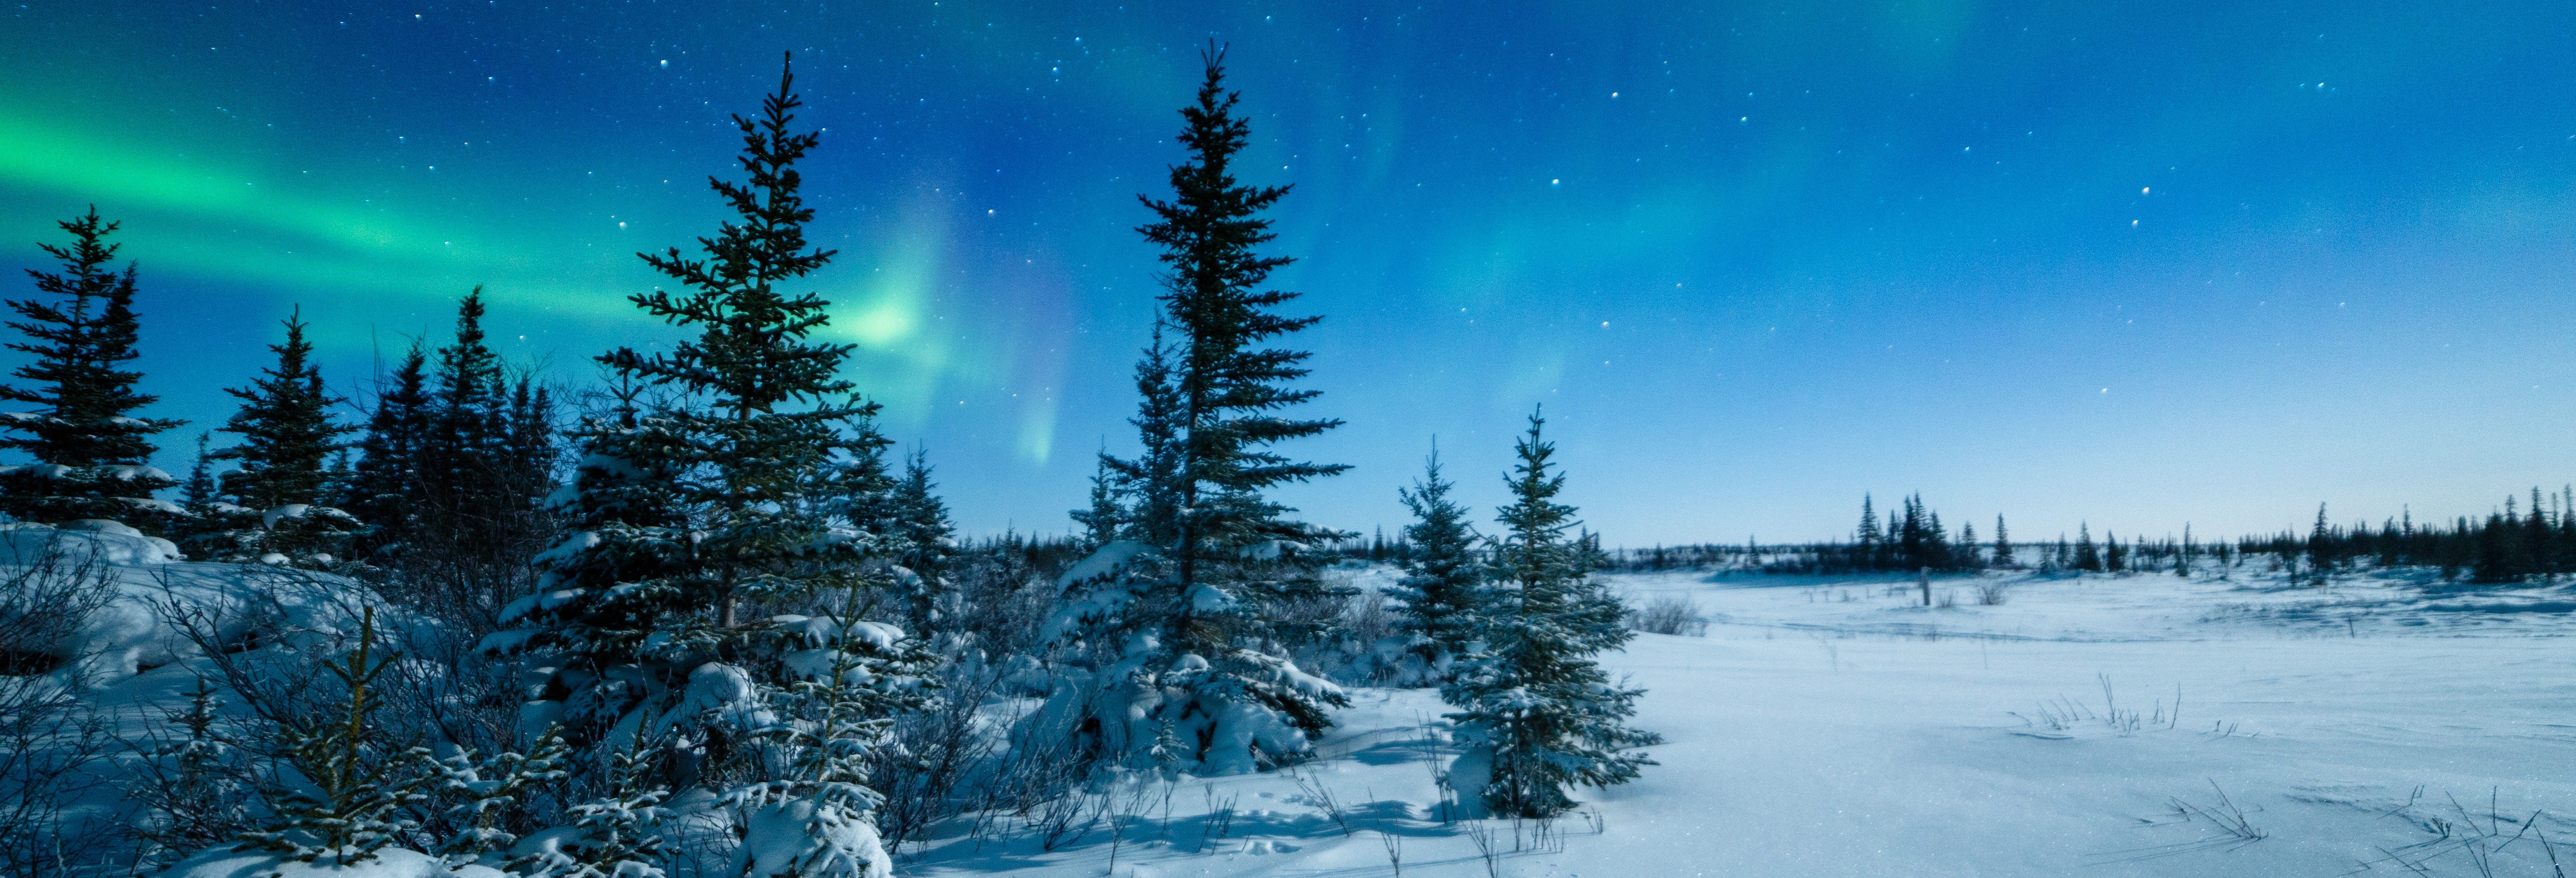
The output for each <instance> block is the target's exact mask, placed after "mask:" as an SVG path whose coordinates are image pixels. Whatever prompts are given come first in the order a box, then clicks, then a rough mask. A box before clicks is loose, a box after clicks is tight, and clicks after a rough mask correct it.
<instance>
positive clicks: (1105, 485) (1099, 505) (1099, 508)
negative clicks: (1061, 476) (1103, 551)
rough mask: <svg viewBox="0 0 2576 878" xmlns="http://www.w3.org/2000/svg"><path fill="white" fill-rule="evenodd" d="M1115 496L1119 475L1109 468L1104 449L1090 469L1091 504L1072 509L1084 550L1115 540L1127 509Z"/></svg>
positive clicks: (1091, 549)
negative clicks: (1079, 527)
mask: <svg viewBox="0 0 2576 878" xmlns="http://www.w3.org/2000/svg"><path fill="white" fill-rule="evenodd" d="M1118 498H1119V490H1118V477H1117V475H1116V471H1114V470H1112V469H1110V468H1109V454H1108V451H1107V450H1106V449H1104V450H1102V452H1101V453H1100V455H1099V457H1098V460H1097V463H1096V464H1095V466H1094V467H1093V469H1092V473H1091V505H1090V506H1088V507H1085V508H1082V509H1076V510H1073V512H1072V513H1071V514H1072V516H1073V523H1075V524H1078V525H1081V526H1082V530H1081V531H1079V534H1080V536H1081V537H1082V548H1083V549H1084V550H1085V551H1099V550H1100V548H1101V547H1102V546H1106V545H1109V544H1110V543H1114V542H1117V541H1118V529H1119V528H1120V527H1121V526H1122V525H1123V524H1124V523H1125V522H1124V519H1125V518H1126V509H1124V508H1123V507H1121V506H1120V505H1119V503H1118Z"/></svg>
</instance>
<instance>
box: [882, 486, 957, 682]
mask: <svg viewBox="0 0 2576 878" xmlns="http://www.w3.org/2000/svg"><path fill="white" fill-rule="evenodd" d="M935 487H937V485H935V484H933V483H932V482H931V481H930V459H929V457H928V456H927V455H926V454H925V453H924V452H922V451H920V450H918V449H915V450H914V451H913V452H912V453H911V454H910V455H907V456H905V457H904V461H903V479H902V480H901V481H899V482H896V483H895V488H894V519H893V523H892V526H891V527H890V528H889V531H890V532H889V534H888V535H889V536H891V537H893V540H892V545H891V547H890V548H891V549H892V551H893V552H895V556H894V558H895V563H898V564H901V565H903V566H904V568H905V569H908V570H910V571H912V574H913V578H912V579H910V580H907V581H906V582H905V583H903V585H904V591H905V594H904V598H905V601H904V604H905V617H906V619H907V622H908V624H910V625H911V626H912V627H911V630H913V631H917V632H921V633H922V634H923V635H924V636H928V634H929V632H930V631H931V630H932V625H933V623H934V622H935V621H936V620H937V619H938V614H939V612H940V607H941V606H942V605H943V604H944V603H945V602H946V600H945V599H946V597H947V595H948V586H947V576H948V572H949V571H948V566H949V559H950V558H953V557H955V556H956V554H957V540H956V536H957V528H956V527H955V526H954V525H951V524H949V522H948V504H946V503H943V502H941V501H940V499H939V495H938V494H935V493H932V492H931V489H932V488H935Z"/></svg>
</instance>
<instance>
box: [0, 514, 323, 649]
mask: <svg viewBox="0 0 2576 878" xmlns="http://www.w3.org/2000/svg"><path fill="white" fill-rule="evenodd" d="M178 558H179V552H178V549H177V548H176V547H175V546H172V545H171V543H170V541H168V540H164V539H161V538H158V537H150V536H145V535H143V534H142V533H141V532H138V531H136V530H134V529H133V528H130V527H126V526H125V525H122V524H117V523H116V522H112V521H102V522H75V523H73V524H70V525H65V526H62V527H45V526H42V525H26V524H17V525H8V526H5V527H0V581H8V580H10V579H11V578H14V577H26V576H46V577H75V576H77V577H95V578H97V579H99V580H101V581H102V582H103V584H104V585H105V586H106V587H109V588H112V589H114V590H115V592H116V595H115V598H114V599H113V600H112V601H110V602H109V603H108V604H107V606H105V607H103V608H101V609H100V610H99V611H98V612H96V613H93V614H91V615H90V617H89V618H88V619H87V620H86V621H85V622H84V623H83V624H82V625H81V626H80V628H79V630H77V631H72V632H67V633H66V635H65V636H64V637H62V638H60V639H58V640H56V641H55V642H54V643H53V644H52V645H50V646H49V647H47V648H46V649H45V650H44V652H46V653H47V654H49V655H52V656H54V657H55V658H58V659H62V660H63V661H64V662H65V663H66V664H65V666H64V667H63V668H62V669H60V670H58V671H56V672H55V673H57V674H61V675H64V678H65V679H81V680H85V681H86V682H87V683H88V684H89V685H92V686H99V687H105V686H112V685H115V684H117V683H120V682H123V681H124V680H125V679H127V678H129V677H132V676H134V675H135V674H137V673H139V672H141V671H145V670H149V669H151V668H154V667H159V666H161V665H166V664H169V663H171V662H174V661H178V660H181V659H184V658H187V657H189V656H191V655H195V654H196V653H197V647H196V645H195V644H193V643H190V642H189V641H188V640H187V638H185V637H183V636H181V634H180V632H179V630H178V629H177V628H175V627H173V626H172V625H171V624H170V622H169V620H168V619H167V618H165V615H166V612H167V611H169V610H183V611H188V612H193V613H196V614H198V615H200V616H202V617H203V618H204V620H205V621H207V622H210V623H212V624H213V626H214V628H215V633H216V634H217V635H218V638H219V639H220V640H221V642H223V643H225V644H228V645H232V644H239V645H249V644H251V643H252V642H253V641H256V640H258V639H259V638H261V637H273V636H280V635H283V634H285V633H287V632H298V633H301V634H303V635H307V636H309V635H327V634H333V633H337V632H340V631H342V630H346V629H348V628H350V627H353V626H352V625H351V622H352V621H353V620H354V619H355V618H356V611H357V610H358V609H359V608H360V607H362V606H363V605H364V604H365V603H367V602H368V599H367V598H366V594H367V591H366V588H365V586H363V585H361V584H359V583H357V582H356V581H354V580H350V579H348V578H346V577H341V576H333V575H331V574H327V573H315V572H311V571H303V570H292V569H285V568H279V567H272V566H264V565H241V564H204V563H187V562H181V561H178V560H177V559H178Z"/></svg>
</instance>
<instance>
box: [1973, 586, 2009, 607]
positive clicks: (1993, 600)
mask: <svg viewBox="0 0 2576 878" xmlns="http://www.w3.org/2000/svg"><path fill="white" fill-rule="evenodd" d="M2008 599H2010V596H2009V595H2006V594H2005V593H2004V584H2003V583H2000V582H1980V583H1977V604H1978V605H1979V606H1986V607H2000V606H2003V605H2004V601H2006V600H2008Z"/></svg>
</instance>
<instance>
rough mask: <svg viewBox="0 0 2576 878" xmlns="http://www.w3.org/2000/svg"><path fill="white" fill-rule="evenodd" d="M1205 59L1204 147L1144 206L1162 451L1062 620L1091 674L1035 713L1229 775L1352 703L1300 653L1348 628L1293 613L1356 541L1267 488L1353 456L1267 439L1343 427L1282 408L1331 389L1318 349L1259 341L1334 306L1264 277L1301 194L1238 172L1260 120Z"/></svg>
mask: <svg viewBox="0 0 2576 878" xmlns="http://www.w3.org/2000/svg"><path fill="white" fill-rule="evenodd" d="M1202 60H1203V61H1204V62H1205V66H1206V70H1205V76H1204V78H1203V79H1202V80H1201V82H1200V86H1199V90H1198V97H1197V100H1196V102H1194V103H1193V104H1192V105H1191V106H1188V107H1185V108H1183V109H1182V110H1181V116H1182V118H1183V120H1184V122H1185V126H1184V128H1183V130H1182V132H1181V134H1180V135H1179V138H1178V139H1179V141H1180V143H1181V145H1182V146H1184V147H1186V148H1187V149H1188V150H1189V153H1190V155H1189V159H1188V160H1187V161H1184V162H1183V163H1182V164H1179V165H1176V166H1173V168H1172V169H1171V176H1170V180H1171V185H1172V188H1173V197H1172V199H1171V200H1170V201H1163V200H1158V199H1154V198H1151V197H1145V198H1142V199H1141V200H1142V201H1143V202H1144V204H1145V206H1146V207H1147V208H1148V209H1150V210H1152V211H1153V212H1154V215H1155V218H1156V220H1157V221H1156V222H1154V223H1151V224H1148V225H1145V226H1143V227H1141V228H1139V229H1138V231H1139V232H1140V233H1141V234H1143V235H1144V237H1145V239H1146V240H1147V241H1148V242H1150V243H1153V244H1155V245H1157V246H1160V247H1161V248H1163V253H1162V254H1161V256H1160V259H1161V260H1162V262H1163V265H1164V268H1165V269H1166V271H1165V273H1164V275H1163V276H1162V278H1161V280H1162V282H1163V285H1164V290H1165V292H1164V295H1163V296H1162V297H1161V301H1162V304H1163V322H1164V323H1165V324H1168V325H1169V326H1170V327H1172V328H1173V329H1174V330H1176V331H1177V332H1178V333H1179V334H1180V336H1181V344H1180V346H1179V348H1178V350H1176V351H1165V350H1163V349H1162V348H1161V346H1160V345H1159V344H1157V345H1156V346H1155V347H1150V348H1148V349H1147V352H1146V358H1145V361H1144V362H1142V363H1140V364H1139V365H1138V368H1137V383H1138V386H1139V389H1140V390H1141V391H1143V393H1144V397H1145V398H1144V400H1143V402H1142V404H1141V405H1140V408H1139V411H1138V415H1139V416H1138V418H1137V421H1138V432H1139V435H1140V438H1142V439H1143V440H1144V444H1145V453H1144V455H1143V456H1142V457H1140V458H1139V459H1138V460H1136V461H1119V462H1115V463H1114V464H1113V468H1114V469H1117V470H1118V471H1119V473H1120V474H1121V476H1122V477H1123V479H1124V480H1125V481H1127V482H1128V484H1129V487H1130V488H1131V490H1133V491H1135V492H1136V493H1135V496H1136V501H1135V503H1134V504H1133V507H1132V508H1131V510H1130V513H1131V516H1132V523H1131V525H1130V527H1129V531H1130V533H1129V536H1128V541H1129V542H1128V543H1126V544H1114V545H1112V546H1111V547H1109V548H1105V549H1102V550H1101V553H1100V554H1098V555H1095V559H1096V560H1098V561H1099V562H1100V563H1099V564H1084V565H1080V566H1078V567H1077V568H1076V570H1075V572H1076V573H1080V574H1082V575H1081V576H1078V577H1073V578H1072V579H1070V580H1069V581H1067V582H1066V583H1065V586H1066V587H1067V590H1068V594H1067V601H1066V604H1065V607H1064V608H1063V610H1062V611H1061V612H1060V613H1059V615H1058V617H1057V620H1056V622H1055V624H1054V625H1053V628H1054V630H1055V632H1056V636H1057V639H1058V641H1059V642H1062V643H1066V644H1069V645H1071V644H1079V645H1082V646H1083V647H1084V649H1083V650H1081V651H1080V653H1081V654H1080V656H1079V658H1078V659H1077V661H1079V662H1081V663H1082V664H1084V665H1086V666H1087V668H1086V670H1085V672H1084V673H1081V674H1075V675H1071V676H1069V677H1067V678H1066V680H1065V682H1064V683H1063V684H1062V685H1060V686H1059V688H1058V691H1057V693H1056V697H1055V699H1053V701H1052V702H1051V704H1050V707H1049V709H1048V710H1047V711H1045V712H1043V713H1042V714H1041V715H1040V716H1038V717H1035V718H1033V722H1038V723H1060V724H1062V725H1063V726H1065V727H1068V728H1075V729H1087V730H1089V731H1083V732H1079V733H1078V734H1080V735H1082V736H1083V737H1084V742H1085V745H1086V747H1087V749H1088V750H1089V751H1090V752H1092V753H1094V754H1096V755H1098V756H1100V757H1103V758H1107V759H1110V760H1113V761H1136V760H1150V759H1151V758H1153V757H1152V755H1151V754H1153V753H1155V752H1157V748H1156V747H1155V743H1154V742H1156V741H1157V740H1159V739H1163V738H1170V739H1171V740H1174V741H1177V742H1178V743H1179V744H1180V746H1182V747H1183V748H1184V749H1185V750H1186V751H1187V752H1185V753H1180V754H1168V753H1167V754H1166V755H1167V756H1170V757H1172V758H1174V759H1176V760H1177V762H1174V763H1168V764H1172V765H1184V766H1186V767H1188V769H1189V770H1192V771H1196V772H1199V773H1223V772H1230V771H1240V770H1244V769H1248V768H1252V767H1255V766H1257V765H1259V764H1261V763H1264V762H1269V761H1276V760H1279V759H1282V758H1286V757H1289V756H1292V755H1295V754H1300V753H1303V752H1305V751H1306V750H1307V749H1308V748H1309V746H1310V744H1309V742H1308V739H1309V738H1310V737H1311V736H1312V735H1314V734H1316V733H1318V732H1321V731H1322V730H1323V729H1324V728H1326V727H1328V726H1330V725H1331V719H1330V718H1329V716H1328V715H1327V714H1326V712H1325V711H1326V709H1327V708H1329V707H1332V706H1337V705H1340V704H1343V703H1346V701H1347V699H1346V698H1345V697H1344V696H1343V695H1342V693H1341V691H1340V689H1339V688H1337V687H1334V686H1332V685H1331V684H1329V683H1326V682H1325V681H1323V680H1320V679H1317V678H1315V677H1313V676H1311V675H1308V674H1306V673H1304V672H1303V671H1300V670H1298V669H1297V667H1296V665H1295V663H1294V662H1292V661H1290V660H1289V659H1288V657H1287V654H1286V653H1287V649H1288V648H1290V647H1292V646H1294V645H1296V644H1299V643H1301V642H1309V641H1312V640H1314V639H1316V638H1318V637H1319V636H1320V635H1321V634H1322V632H1323V630H1324V628H1325V626H1327V625H1329V624H1330V623H1329V622H1317V621H1293V620H1291V619H1290V618H1288V616H1287V614H1285V613H1283V612H1281V609H1282V608H1284V607H1286V606H1287V605H1289V604H1291V603H1294V602H1299V601H1305V600H1314V599H1324V598H1329V597H1333V596H1336V595H1337V594H1339V595H1347V594H1348V592H1347V591H1339V592H1337V591H1336V590H1334V589H1331V588H1329V587H1327V586H1325V585H1324V584H1323V583H1322V581H1321V578H1320V577H1319V576H1317V575H1316V567H1315V563H1314V562H1313V561H1312V560H1311V559H1310V558H1308V557H1307V556H1305V555H1302V554H1300V550H1302V549H1304V548H1305V547H1306V542H1307V541H1309V540H1313V539H1317V538H1325V539H1335V538H1338V537H1339V535H1337V534H1334V533H1332V532H1329V531H1321V530H1319V529H1316V528H1313V527H1310V526H1308V525H1305V524H1302V523H1299V522H1295V521H1292V520H1289V519H1288V518H1287V513H1288V512H1290V511H1291V510H1288V509H1287V508H1285V507H1282V506H1280V505H1278V504H1276V503H1273V502H1271V501H1270V500H1268V499H1267V498H1265V497H1264V496H1263V494H1262V492H1263V491H1265V490H1267V489H1270V488H1273V487H1276V486H1278V485H1281V484H1284V483H1288V482H1296V481H1303V480H1306V479H1310V478H1315V477H1318V476H1327V475H1333V474H1335V473H1339V472H1341V471H1342V470H1343V469H1345V468H1346V467H1344V466H1341V465H1328V464H1313V463H1301V462H1296V461H1292V460H1290V459H1288V458H1286V457H1284V456H1281V455H1280V454H1278V453H1276V452H1273V451H1270V450H1268V448H1269V446H1271V445H1272V444H1274V443H1277V442H1280V441H1284V440H1289V439H1296V438H1302V437H1307V436H1313V435H1316V434H1319V433H1322V432H1323V431H1325V430H1327V429H1330V428H1332V427H1334V426H1337V425H1339V424H1340V422H1339V421H1333V420H1296V419H1291V418H1287V417H1285V416H1283V415H1282V414H1281V413H1280V412H1281V410H1282V409H1285V408H1287V407H1289V406H1293V405H1296V404H1299V403H1303V402H1306V401H1308V400H1311V399H1313V398H1314V396H1315V395H1316V391H1313V390H1298V389H1293V388H1291V387H1290V386H1288V385H1289V382H1291V381H1294V380H1295V379H1297V378H1300V377H1302V376H1304V375H1305V374H1306V371H1307V370H1306V369H1305V368H1304V367H1303V366H1302V365H1300V364H1301V363H1303V362H1304V361H1305V359H1306V357H1307V356H1308V355H1307V353H1306V352H1303V351H1296V350H1290V349H1286V348H1277V347H1259V345H1262V344H1265V343H1273V342H1274V340H1275V339H1278V338H1280V337H1281V336H1284V335H1286V334H1288V333H1292V332H1296V331H1298V330H1302V329H1305V328H1306V327H1309V326H1312V325H1314V324H1315V323H1316V322H1317V321H1318V320H1321V319H1322V318H1320V317H1287V316H1281V315H1279V314H1276V313H1274V312H1273V311H1272V310H1271V309H1273V308H1275V307H1277V306H1280V305H1284V304H1286V303H1287V302H1289V301H1291V300H1292V299H1294V298H1296V296H1297V294H1296V293H1291V292H1284V291H1278V290H1267V289H1263V288H1262V286H1263V284H1264V283H1265V282H1266V281H1267V279H1268V277H1269V275H1270V273H1271V272H1272V271H1275V270H1277V269H1278V268H1279V267H1281V266H1284V265H1287V264H1288V263H1289V262H1290V260H1289V259H1287V258H1285V257H1277V256H1263V255H1260V254H1258V253H1257V252H1255V249H1256V248H1257V247H1259V246H1260V245H1262V244H1264V243H1267V242H1269V241H1270V240H1271V239H1272V238H1274V237H1276V236H1275V234H1274V233H1272V232H1271V231H1269V224H1270V223H1269V220H1266V219H1262V218H1261V217H1260V214H1261V213H1262V212H1263V211H1264V210H1266V209H1268V208H1269V207H1270V206H1271V205H1272V204H1274V203H1275V202H1277V201H1278V200H1279V198H1280V197H1281V196H1283V195H1285V194H1287V191H1288V190H1287V187H1284V186H1274V187H1261V186H1251V185H1245V184H1241V183H1238V182H1237V181H1236V180H1235V178H1234V175H1233V170H1232V161H1233V159H1234V156H1235V154H1236V153H1237V152H1239V151H1240V150H1242V149H1243V148H1244V146H1245V145H1246V144H1247V143H1248V142H1249V139H1250V128H1249V125H1248V123H1246V122H1245V121H1244V119H1243V118H1242V117H1240V116H1238V115H1236V105H1237V103H1238V102H1239V100H1240V96H1239V95H1237V94H1236V93H1233V92H1229V91H1227V90H1226V89H1225V70H1224V67H1223V64H1222V60H1223V58H1222V52H1221V51H1220V50H1218V49H1216V48H1215V47H1213V46H1211V47H1210V49H1209V50H1208V51H1207V52H1205V53H1204V54H1203V56H1202ZM1159 340H1160V336H1159V333H1158V335H1157V341H1158V342H1159ZM1166 516H1168V518H1167V517H1166ZM1077 717H1078V718H1079V719H1077Z"/></svg>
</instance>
